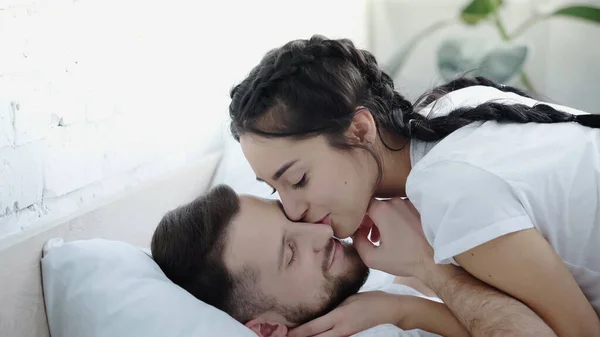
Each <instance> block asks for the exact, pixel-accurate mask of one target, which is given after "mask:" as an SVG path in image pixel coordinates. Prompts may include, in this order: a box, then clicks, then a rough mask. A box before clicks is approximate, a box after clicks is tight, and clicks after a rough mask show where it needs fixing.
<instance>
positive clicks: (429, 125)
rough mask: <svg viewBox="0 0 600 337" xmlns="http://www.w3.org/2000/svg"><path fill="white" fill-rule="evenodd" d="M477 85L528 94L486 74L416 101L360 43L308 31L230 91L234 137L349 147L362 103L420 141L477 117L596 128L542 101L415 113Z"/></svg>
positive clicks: (596, 123)
mask: <svg viewBox="0 0 600 337" xmlns="http://www.w3.org/2000/svg"><path fill="white" fill-rule="evenodd" d="M474 85H483V86H489V87H494V88H497V89H499V90H502V91H505V92H513V93H516V94H518V95H521V96H525V97H529V96H528V95H527V94H526V93H524V92H522V91H520V90H518V89H516V88H512V87H509V86H504V85H499V84H496V83H494V82H493V81H491V80H488V79H486V78H482V77H476V78H460V79H457V80H454V81H452V82H450V83H447V84H445V85H442V86H440V87H437V88H435V89H434V90H432V91H431V92H429V93H427V94H425V95H424V96H423V97H422V99H421V100H419V101H418V103H417V104H416V105H413V104H411V103H410V102H409V101H408V100H406V99H405V98H404V97H403V96H402V95H400V94H399V93H398V92H397V91H395V89H394V83H393V81H392V79H391V77H390V76H389V75H388V74H386V73H385V72H383V71H382V70H381V69H380V68H379V66H378V65H377V61H376V60H375V57H374V56H373V55H372V54H371V53H369V52H368V51H365V50H360V49H357V48H356V47H355V46H354V44H353V43H352V42H351V41H350V40H347V39H341V40H330V39H326V38H325V37H322V36H313V37H312V38H310V39H308V40H295V41H291V42H289V43H287V44H286V45H284V46H283V47H281V48H278V49H274V50H272V51H270V52H269V53H267V54H266V55H265V57H264V58H263V59H262V61H261V62H260V64H259V65H258V66H256V67H255V68H254V69H253V70H252V71H251V72H250V74H249V75H248V77H247V78H246V79H244V80H243V81H242V82H241V83H240V84H239V85H237V86H235V87H234V88H233V89H232V90H231V104H230V106H229V114H230V117H231V120H232V122H231V131H232V134H233V136H234V138H236V139H237V140H238V141H239V137H240V136H241V135H242V134H244V133H247V132H250V133H255V134H258V135H261V136H265V137H297V138H303V137H310V136H314V135H325V136H327V138H328V139H329V141H330V144H332V145H334V146H337V147H340V148H348V147H351V146H350V145H348V144H346V143H345V142H344V140H343V139H342V135H343V133H344V131H345V130H346V129H347V128H348V127H349V126H350V123H351V121H352V118H353V116H354V112H355V111H356V109H357V107H359V106H364V107H366V108H367V109H369V111H370V112H371V114H372V115H373V118H374V120H375V122H376V124H377V127H378V130H380V129H385V130H389V131H392V132H394V133H396V134H398V135H401V136H403V137H406V138H409V139H418V140H422V141H437V140H440V139H442V138H444V137H446V136H447V135H449V134H450V133H452V132H454V131H456V130H457V129H459V128H461V127H463V126H466V125H468V124H470V123H473V122H477V121H492V120H493V121H498V122H512V123H530V122H534V123H563V122H575V123H579V124H581V125H584V126H588V127H593V128H600V115H572V114H569V113H566V112H563V111H559V110H556V109H554V108H552V107H551V106H549V105H545V104H537V105H535V106H533V107H529V106H526V105H522V104H512V105H508V104H502V103H497V102H487V103H483V104H480V105H478V106H476V107H463V108H459V109H456V110H454V111H451V112H450V113H449V114H448V115H445V116H439V117H434V118H427V117H425V116H423V115H421V114H419V113H418V112H417V109H419V108H421V107H423V106H425V105H427V104H429V103H431V102H433V101H434V100H436V99H437V98H439V97H440V96H442V95H444V94H446V93H448V92H451V91H453V90H458V89H462V88H466V87H469V86H474ZM386 146H387V145H386ZM372 154H373V152H372ZM378 165H379V163H378Z"/></svg>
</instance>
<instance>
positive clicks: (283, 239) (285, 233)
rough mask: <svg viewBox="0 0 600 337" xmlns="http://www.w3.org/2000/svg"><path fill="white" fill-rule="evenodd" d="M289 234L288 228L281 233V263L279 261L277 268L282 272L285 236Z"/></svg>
mask: <svg viewBox="0 0 600 337" xmlns="http://www.w3.org/2000/svg"><path fill="white" fill-rule="evenodd" d="M286 235H287V232H286V230H285V229H284V230H283V233H282V235H281V245H280V246H279V263H278V267H277V269H278V270H279V271H280V272H281V269H282V268H283V255H285V254H284V253H285V237H286Z"/></svg>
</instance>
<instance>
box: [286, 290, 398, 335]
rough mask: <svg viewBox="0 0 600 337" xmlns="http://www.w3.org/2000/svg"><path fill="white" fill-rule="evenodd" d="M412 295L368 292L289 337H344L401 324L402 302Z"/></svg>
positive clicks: (350, 299)
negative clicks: (387, 325)
mask: <svg viewBox="0 0 600 337" xmlns="http://www.w3.org/2000/svg"><path fill="white" fill-rule="evenodd" d="M406 297H409V296H401V295H394V294H388V293H385V292H382V291H369V292H364V293H359V294H356V295H353V296H350V297H349V298H348V299H346V301H344V302H343V303H342V304H340V306H338V307H337V308H335V309H334V310H333V311H331V312H330V313H328V314H327V315H325V316H321V317H319V318H317V319H315V320H312V321H310V322H308V323H306V324H304V325H301V326H299V327H296V328H294V329H292V330H291V331H290V332H289V333H288V336H289V337H308V336H317V337H342V336H350V335H353V334H355V333H358V332H361V331H363V330H367V329H369V328H372V327H374V326H377V325H380V324H394V325H398V324H399V322H400V321H401V320H402V318H401V317H400V316H402V313H403V312H405V311H406V310H405V309H403V308H402V306H403V303H402V302H403V301H402V300H403V299H404V298H406Z"/></svg>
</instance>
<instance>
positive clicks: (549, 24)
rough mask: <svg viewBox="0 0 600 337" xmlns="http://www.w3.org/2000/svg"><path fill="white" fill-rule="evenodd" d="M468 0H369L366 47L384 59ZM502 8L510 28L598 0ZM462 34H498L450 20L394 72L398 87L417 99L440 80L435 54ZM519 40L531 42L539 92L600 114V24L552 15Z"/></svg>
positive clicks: (530, 1) (536, 0)
mask: <svg viewBox="0 0 600 337" xmlns="http://www.w3.org/2000/svg"><path fill="white" fill-rule="evenodd" d="M468 2H469V1H468V0H420V1H412V0H370V1H369V12H370V15H369V22H370V23H369V28H370V33H369V37H370V40H369V43H370V49H371V50H372V51H373V52H374V54H375V55H376V56H377V57H378V59H379V60H380V62H381V63H386V61H388V60H389V59H390V57H391V56H392V53H393V51H394V49H395V48H397V47H398V46H402V45H404V44H405V43H406V42H407V41H408V40H409V39H410V38H412V37H413V36H414V35H415V34H417V33H418V32H420V31H422V30H423V29H425V28H426V27H428V26H429V25H431V24H432V23H434V22H437V21H441V20H445V19H452V18H457V16H458V13H459V12H460V9H461V8H463V7H464V6H465V5H466V4H467V3H468ZM504 3H505V6H504V8H503V9H502V11H501V16H502V19H503V21H504V22H505V24H506V26H507V30H508V31H509V32H510V31H513V29H514V28H516V27H517V26H518V25H519V24H520V23H521V22H523V21H525V20H526V19H527V18H528V17H530V16H531V15H533V14H535V13H540V12H545V11H548V10H549V9H552V8H558V7H560V6H564V5H568V4H570V5H573V4H591V5H596V6H600V0H554V1H549V0H511V1H508V0H507V1H505V2H504ZM454 36H461V37H462V36H465V37H476V38H483V39H485V40H487V41H498V42H500V41H501V39H500V37H499V36H498V33H497V31H496V29H495V27H493V26H491V25H488V26H486V25H480V26H479V27H477V28H475V29H471V28H465V27H464V26H461V25H453V26H450V27H449V28H446V29H444V30H442V31H439V32H437V33H435V34H434V35H431V36H430V37H428V38H427V39H426V40H424V41H422V42H421V43H420V44H419V45H418V47H417V48H416V49H415V50H414V53H413V54H412V56H411V57H410V58H409V60H408V62H407V63H406V65H405V67H404V69H403V71H402V72H401V73H400V74H398V76H395V78H394V79H395V81H396V83H397V86H398V88H399V89H400V91H401V92H404V93H407V94H408V96H409V97H411V98H413V99H414V98H416V97H418V96H419V95H420V94H422V93H424V92H425V91H427V90H429V89H431V88H432V87H433V86H434V85H436V84H438V81H439V76H438V73H437V69H436V62H435V55H436V50H437V48H438V46H439V45H440V43H441V42H442V41H443V40H444V39H446V38H449V37H454ZM517 42H524V43H526V44H527V45H529V46H530V47H531V52H530V54H529V56H528V59H527V61H526V64H525V69H526V72H527V73H528V75H529V77H530V78H531V80H532V82H533V85H534V87H535V89H536V90H537V91H539V92H540V93H542V94H543V95H544V96H546V97H547V98H549V99H550V100H552V101H554V102H557V103H560V104H566V105H570V106H573V107H575V108H578V109H583V110H586V111H589V112H594V113H600V109H599V108H598V107H599V106H600V95H598V93H600V82H599V80H598V79H599V78H600V62H599V61H598V60H600V25H594V24H591V23H587V22H581V21H577V20H573V19H566V18H552V19H550V20H546V21H544V22H541V23H539V24H537V25H534V26H532V28H531V29H530V30H529V31H528V32H527V33H526V34H524V35H523V37H522V38H520V39H519V40H517Z"/></svg>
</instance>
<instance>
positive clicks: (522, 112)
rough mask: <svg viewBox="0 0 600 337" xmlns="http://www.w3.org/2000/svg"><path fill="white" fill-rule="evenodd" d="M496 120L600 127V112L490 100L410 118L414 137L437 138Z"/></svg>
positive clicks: (410, 127)
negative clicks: (444, 113) (577, 112)
mask: <svg viewBox="0 0 600 337" xmlns="http://www.w3.org/2000/svg"><path fill="white" fill-rule="evenodd" d="M478 121H497V122H512V123H521V124H524V123H544V124H552V123H566V122H576V123H579V124H581V125H583V126H587V127H592V128H600V116H599V115H572V114H569V113H566V112H563V111H559V110H556V109H554V108H553V107H551V106H549V105H546V104H537V105H535V106H533V107H529V106H527V105H523V104H511V105H508V104H501V103H493V102H488V103H484V104H481V105H478V106H476V107H474V108H460V109H457V110H454V111H452V112H451V113H450V114H448V115H447V116H441V117H435V118H432V119H426V118H422V119H416V120H412V121H410V122H409V130H410V135H411V138H416V139H420V140H424V141H437V140H440V139H442V138H444V137H446V136H447V135H449V134H451V133H452V132H454V131H456V130H458V129H460V128H462V127H463V126H466V125H468V124H470V123H473V122H478Z"/></svg>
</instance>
